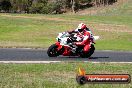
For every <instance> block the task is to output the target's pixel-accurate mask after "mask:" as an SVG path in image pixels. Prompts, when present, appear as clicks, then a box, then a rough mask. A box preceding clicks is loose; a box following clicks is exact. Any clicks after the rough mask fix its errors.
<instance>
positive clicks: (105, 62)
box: [84, 61, 132, 64]
mask: <svg viewBox="0 0 132 88" xmlns="http://www.w3.org/2000/svg"><path fill="white" fill-rule="evenodd" d="M84 62H88V61H84ZM91 63H95V64H96V63H110V64H117V63H118V64H132V62H91Z"/></svg>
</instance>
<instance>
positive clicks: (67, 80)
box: [0, 62, 132, 88]
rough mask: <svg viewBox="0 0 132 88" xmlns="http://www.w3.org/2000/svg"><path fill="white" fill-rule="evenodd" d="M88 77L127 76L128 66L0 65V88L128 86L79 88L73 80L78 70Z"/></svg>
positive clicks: (124, 86)
mask: <svg viewBox="0 0 132 88" xmlns="http://www.w3.org/2000/svg"><path fill="white" fill-rule="evenodd" d="M79 66H81V67H83V68H84V69H85V70H86V72H87V73H88V74H103V73H104V74H107V73H112V74H113V73H115V74H130V75H132V70H131V68H132V65H131V64H110V63H98V64H94V63H82V62H78V63H74V62H73V63H67V62H63V63H51V64H0V69H1V71H0V87H1V88H62V87H63V88H113V87H114V88H131V87H132V83H130V84H86V85H83V86H80V85H78V84H77V83H76V80H75V77H76V73H77V69H78V67H79Z"/></svg>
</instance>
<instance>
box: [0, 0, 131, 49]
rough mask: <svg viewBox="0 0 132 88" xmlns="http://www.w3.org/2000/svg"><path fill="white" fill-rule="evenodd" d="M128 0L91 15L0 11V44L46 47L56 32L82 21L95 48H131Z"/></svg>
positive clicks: (73, 27)
mask: <svg viewBox="0 0 132 88" xmlns="http://www.w3.org/2000/svg"><path fill="white" fill-rule="evenodd" d="M131 2H132V0H127V1H126V2H125V3H122V4H119V5H117V6H115V5H113V6H109V7H108V8H104V9H102V10H104V11H103V12H101V13H100V12H99V13H98V12H97V14H95V15H91V16H90V15H77V14H75V15H66V14H60V15H43V14H0V47H33V48H34V47H35V48H36V47H37V48H38V47H39V48H40V47H41V48H48V47H49V46H50V45H51V44H53V43H55V42H56V39H55V38H56V36H57V35H58V33H59V32H63V31H67V30H73V29H75V28H76V27H77V25H78V24H79V23H81V22H84V23H86V24H87V25H88V27H89V28H90V29H91V30H92V31H93V33H94V34H95V35H98V36H100V39H99V40H97V41H96V43H97V44H96V45H95V47H96V49H97V50H130V51H131V50H132V17H131V15H132V10H131V9H132V3H131Z"/></svg>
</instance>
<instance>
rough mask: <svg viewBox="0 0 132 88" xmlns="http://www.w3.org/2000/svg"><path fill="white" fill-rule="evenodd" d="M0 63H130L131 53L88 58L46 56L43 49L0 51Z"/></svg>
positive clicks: (110, 53) (106, 53)
mask: <svg viewBox="0 0 132 88" xmlns="http://www.w3.org/2000/svg"><path fill="white" fill-rule="evenodd" d="M0 61H95V62H132V52H131V51H130V52H128V51H125V52H124V51H95V53H94V54H93V55H92V56H91V57H90V58H79V57H64V56H59V57H54V58H50V57H48V56H47V53H46V50H43V49H0Z"/></svg>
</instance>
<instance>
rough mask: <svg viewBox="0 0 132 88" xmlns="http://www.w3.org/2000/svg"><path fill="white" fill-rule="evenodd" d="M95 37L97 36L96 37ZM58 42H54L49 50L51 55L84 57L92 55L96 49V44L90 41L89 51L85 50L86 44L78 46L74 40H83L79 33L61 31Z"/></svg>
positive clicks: (48, 52)
mask: <svg viewBox="0 0 132 88" xmlns="http://www.w3.org/2000/svg"><path fill="white" fill-rule="evenodd" d="M96 37H97V38H98V36H96ZM96 37H95V38H96ZM56 39H57V42H56V43H55V44H52V45H51V46H50V47H49V48H48V51H47V54H48V56H49V57H57V56H59V55H63V56H79V57H82V58H88V57H90V56H91V55H92V54H93V53H94V50H95V47H94V44H93V43H92V42H91V43H90V50H89V51H88V52H87V53H84V52H83V48H84V46H76V45H74V44H73V42H77V41H81V38H80V37H78V35H77V33H73V34H69V33H68V32H62V33H59V35H58V36H57V38H56Z"/></svg>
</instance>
